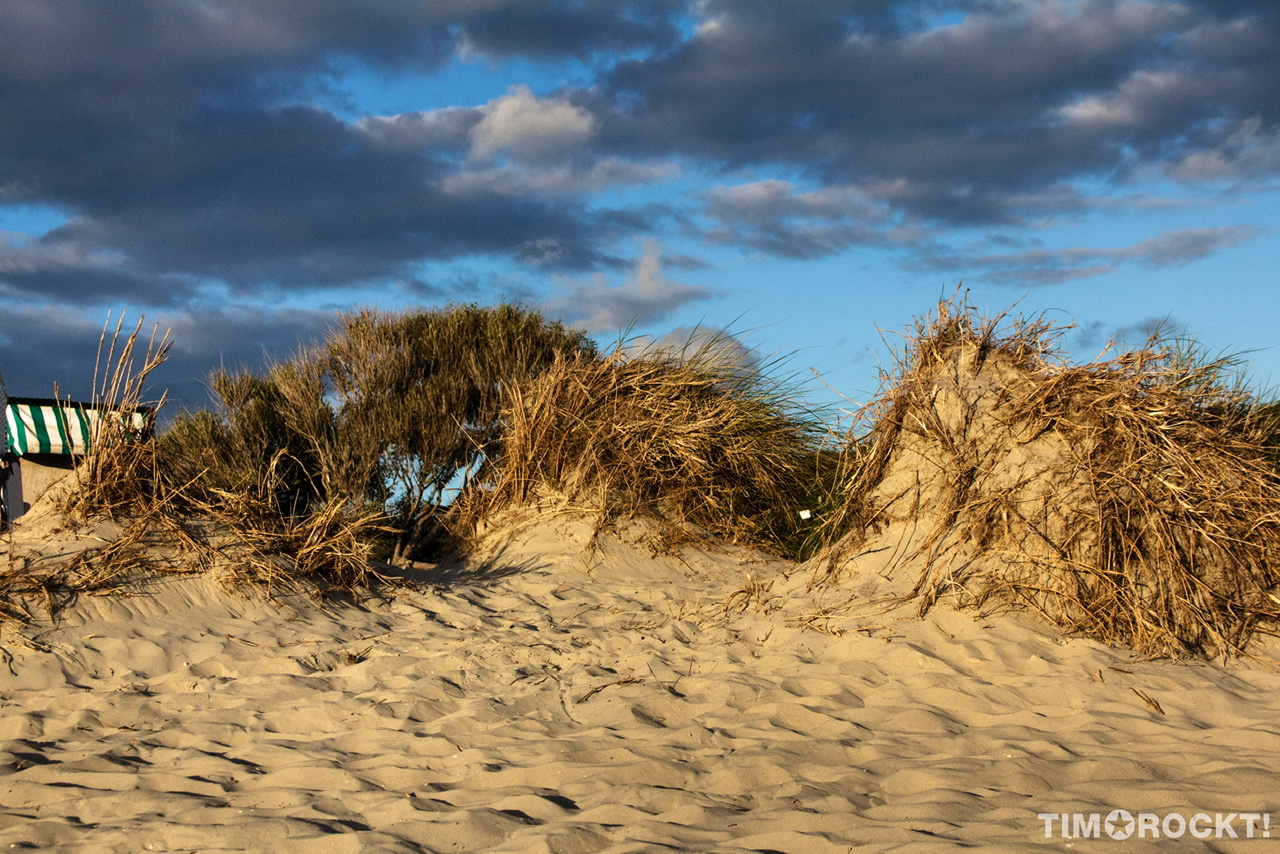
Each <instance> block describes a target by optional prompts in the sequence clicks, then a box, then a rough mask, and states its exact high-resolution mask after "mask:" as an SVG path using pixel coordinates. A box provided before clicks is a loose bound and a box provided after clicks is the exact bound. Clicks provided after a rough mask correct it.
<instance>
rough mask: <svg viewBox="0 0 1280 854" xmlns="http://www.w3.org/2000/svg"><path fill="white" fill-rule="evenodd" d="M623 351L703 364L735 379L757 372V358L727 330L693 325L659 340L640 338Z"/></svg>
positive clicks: (754, 353)
mask: <svg viewBox="0 0 1280 854" xmlns="http://www.w3.org/2000/svg"><path fill="white" fill-rule="evenodd" d="M624 351H625V352H626V353H627V354H628V355H629V356H631V357H637V356H645V355H650V354H653V353H663V354H667V355H670V356H672V357H674V358H676V359H681V360H685V361H688V360H698V361H707V362H711V363H713V364H719V365H721V366H723V367H725V368H728V369H730V370H731V371H732V372H733V373H734V375H736V376H739V377H751V376H755V375H758V374H759V373H760V371H761V362H762V359H761V356H760V354H759V353H758V352H757V351H756V350H754V349H752V348H751V347H748V346H747V345H746V343H745V342H744V341H743V340H742V339H741V338H739V337H738V336H736V335H733V334H732V333H730V332H729V331H728V330H727V329H719V328H716V327H713V326H704V325H702V324H697V325H695V326H677V327H676V328H675V329H672V330H671V331H670V332H668V333H666V334H665V335H661V336H654V335H640V336H637V337H636V338H634V339H632V340H630V341H628V342H627V343H626V346H625V347H624Z"/></svg>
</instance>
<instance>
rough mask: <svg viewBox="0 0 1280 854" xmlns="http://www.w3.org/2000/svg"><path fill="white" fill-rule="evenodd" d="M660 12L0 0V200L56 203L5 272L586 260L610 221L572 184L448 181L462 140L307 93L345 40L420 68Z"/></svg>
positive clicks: (239, 273)
mask: <svg viewBox="0 0 1280 854" xmlns="http://www.w3.org/2000/svg"><path fill="white" fill-rule="evenodd" d="M540 12H541V13H545V14H544V16H543V17H544V19H542V20H534V19H533V17H531V16H534V17H536V16H537V15H538V13H540ZM669 13H670V10H669V9H666V8H664V7H662V6H661V5H658V6H652V5H651V4H644V3H602V4H596V3H568V4H555V3H550V4H543V3H528V2H520V3H515V2H506V3H503V2H497V3H494V2H478V0H477V1H476V2H461V0H459V2H445V3H420V2H417V0H413V2H398V1H397V0H393V2H386V3H376V4H349V3H341V2H313V1H312V0H307V2H285V0H276V1H274V2H264V3H249V2H235V0H222V2H218V0H211V2H199V3H197V2H183V0H176V2H159V0H153V2H143V0H122V2H119V3H113V4H111V6H110V8H109V9H108V8H106V7H103V6H102V4H99V3H89V2H66V3H60V2H59V3H51V2H35V0H16V1H15V2H12V3H5V4H0V204H8V205H20V204H40V205H45V206H50V207H53V208H55V209H58V210H61V211H63V212H65V213H66V214H67V215H68V216H69V217H70V221H69V222H67V223H66V225H64V226H63V227H62V228H60V229H58V230H56V231H55V232H52V233H50V234H48V235H44V236H41V237H40V239H39V240H38V244H39V246H38V247H36V249H33V250H32V251H28V252H27V253H26V254H25V258H24V259H22V264H24V265H25V266H24V268H23V269H22V270H21V271H15V268H16V267H17V266H19V262H18V260H16V259H15V258H13V257H7V258H0V281H3V282H4V283H5V284H6V285H7V286H8V287H10V288H14V289H19V290H30V289H43V290H44V292H45V293H46V294H47V295H49V296H57V295H61V294H63V292H64V291H66V290H67V284H66V282H67V281H68V276H71V277H79V281H80V282H81V285H82V286H81V289H80V293H79V294H77V295H75V296H77V297H79V298H80V299H85V298H88V296H89V295H90V294H99V295H101V296H102V297H104V298H107V297H115V296H117V295H119V294H120V293H121V292H124V291H128V292H131V293H133V294H134V295H135V296H136V297H137V298H138V299H139V300H140V301H142V302H145V303H148V304H153V305H162V304H168V303H171V302H173V301H174V300H178V299H182V298H189V297H191V296H192V295H193V293H191V292H190V291H191V289H192V287H193V286H192V284H191V283H192V282H200V281H209V280H216V281H218V282H220V283H222V284H225V285H227V286H229V287H230V289H231V290H232V291H234V292H236V293H237V294H239V295H241V296H243V295H247V294H254V293H260V292H263V291H264V290H266V289H270V290H272V291H276V292H278V291H280V290H281V289H284V290H289V289H294V290H302V289H311V288H317V287H319V288H324V287H338V286H345V285H350V284H353V283H359V282H369V281H376V280H380V279H383V278H387V277H395V276H398V275H406V271H407V269H408V268H409V267H410V266H412V265H413V264H416V263H419V262H422V261H431V260H440V259H450V258H457V257H466V256H476V255H496V256H505V257H509V258H515V259H520V260H528V261H532V262H535V263H537V264H538V265H540V266H543V267H550V268H553V269H564V270H584V269H588V268H593V267H595V266H596V265H597V264H598V263H599V262H600V261H601V260H602V259H608V258H609V256H608V254H607V253H605V252H604V251H603V250H602V249H601V247H600V243H601V242H602V241H604V240H606V239H608V229H607V228H606V227H604V226H602V225H601V224H599V223H597V222H596V221H595V219H594V218H593V217H592V216H591V215H590V213H589V212H588V211H587V210H586V209H585V208H584V207H583V206H582V205H581V204H580V203H578V202H577V201H576V200H575V199H574V198H572V197H568V198H566V197H565V196H564V195H561V196H557V197H551V198H538V197H537V196H536V194H534V193H527V194H525V195H524V196H523V197H520V198H513V197H512V196H511V194H510V193H509V192H499V191H498V189H497V188H495V187H492V186H489V187H486V186H484V185H483V184H481V183H475V184H472V185H470V186H457V185H451V186H446V184H445V179H446V178H448V177H449V176H450V175H452V174H453V173H454V172H455V171H456V168H457V166H456V162H455V161H456V160H457V159H458V158H459V157H461V156H462V155H463V154H464V153H465V152H464V151H460V150H458V149H457V148H456V139H455V140H452V141H453V142H454V143H455V145H454V146H451V145H450V142H451V140H450V139H449V138H448V134H447V132H446V131H441V134H442V137H441V139H440V143H441V144H440V145H439V146H437V147H435V148H432V147H431V146H423V145H418V146H411V147H405V146H397V145H394V144H389V142H388V137H390V138H391V141H392V142H394V136H395V131H396V126H395V124H394V123H382V126H381V130H382V131H384V133H383V135H382V137H381V138H380V137H379V136H378V135H377V134H376V133H371V132H369V126H368V124H367V123H365V124H364V125H357V126H351V125H348V124H345V123H344V122H342V121H340V120H339V119H338V118H337V117H336V116H334V115H333V114H331V113H329V112H327V111H325V110H322V109H319V108H317V107H313V106H307V105H305V104H304V102H305V101H307V100H308V99H309V98H310V97H311V95H313V94H314V93H315V90H316V88H317V87H320V88H323V87H324V86H325V85H334V86H340V84H341V80H340V73H339V70H338V69H339V68H340V67H341V63H340V60H348V59H349V60H353V61H356V62H362V63H366V64H372V65H375V66H380V67H384V68H387V69H398V70H405V69H411V68H417V69H420V70H429V69H431V68H433V67H438V66H439V65H440V64H441V63H443V62H444V61H445V60H446V59H448V58H450V57H451V56H453V55H454V54H455V52H456V51H457V50H458V49H460V47H461V46H462V45H464V44H465V45H466V46H467V48H468V49H470V50H478V51H481V52H484V51H492V52H495V53H498V54H503V55H511V54H520V53H526V54H531V55H537V56H546V55H547V54H548V53H564V54H565V55H566V56H568V57H577V56H578V54H579V53H582V52H583V51H586V53H587V54H590V53H592V52H594V51H597V50H602V49H629V48H631V47H634V46H636V45H638V44H641V43H644V44H648V43H649V42H650V41H652V40H654V39H657V40H658V41H663V40H670V39H671V38H672V37H673V33H674V30H673V29H672V28H671V26H670V24H669V23H667V18H668V17H669ZM526 18H529V20H525V19H526ZM504 22H505V23H504ZM520 22H523V23H520ZM517 24H520V25H519V26H517ZM326 80H327V81H329V82H328V83H327V84H326V83H325V82H324V81H326ZM317 81H319V82H317ZM474 112H475V113H476V115H475V116H473V117H472V119H473V121H472V124H474V121H475V120H476V119H477V118H483V116H482V114H480V112H479V111H474ZM460 115H461V114H460ZM442 124H448V122H443V123H442ZM455 124H456V123H455ZM464 124H465V118H464ZM417 130H418V136H419V137H421V136H422V128H421V127H419V128H417ZM499 130H501V128H499ZM503 139H504V138H503V137H499V142H501V141H502V140H503ZM524 142H525V144H526V146H527V145H528V144H529V142H528V138H527V137H526V138H525V139H524ZM618 169H621V167H618ZM615 171H618V170H617V169H615ZM597 180H605V178H601V179H597ZM548 245H554V246H555V247H556V251H555V252H545V251H542V252H538V251H533V252H531V251H530V247H539V246H548ZM37 249H41V250H43V251H44V257H45V258H46V259H48V262H47V263H45V264H37V263H35V261H36V260H37V259H38V258H39V257H40V252H39V251H37ZM59 253H60V254H71V255H75V256H77V257H78V258H80V259H81V263H78V264H73V265H68V264H66V263H60V262H56V260H54V258H53V256H54V255H56V254H59ZM6 254H7V255H11V253H6ZM91 259H97V260H98V263H93V261H92V260H91ZM180 280H185V282H184V281H180Z"/></svg>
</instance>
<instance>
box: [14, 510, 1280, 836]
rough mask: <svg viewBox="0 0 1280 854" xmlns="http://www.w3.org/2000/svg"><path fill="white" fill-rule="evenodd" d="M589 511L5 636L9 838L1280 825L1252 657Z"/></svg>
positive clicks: (157, 589)
mask: <svg viewBox="0 0 1280 854" xmlns="http://www.w3.org/2000/svg"><path fill="white" fill-rule="evenodd" d="M587 535H588V529H587V527H586V526H585V524H584V523H583V522H582V521H581V520H572V519H563V518H561V519H556V518H551V519H546V520H543V521H541V522H539V523H538V524H536V525H534V526H532V527H529V528H526V529H524V530H523V531H522V532H521V533H519V534H517V535H515V536H514V537H513V538H512V539H511V541H510V542H507V543H506V544H505V547H502V548H499V547H498V546H496V545H495V546H494V547H493V550H492V551H491V552H489V553H488V557H487V559H486V560H484V561H476V562H473V563H471V564H469V565H466V566H444V567H439V568H436V569H434V570H427V571H425V572H424V573H423V574H422V575H421V578H422V579H423V580H424V584H423V586H422V588H421V589H420V590H417V591H401V592H400V593H398V594H397V595H396V596H395V598H394V599H379V598H374V599H372V600H369V601H366V602H364V603H360V604H357V603H352V602H331V603H329V604H328V605H327V606H326V607H325V608H323V609H322V608H318V607H317V606H316V605H315V604H314V603H313V602H312V601H311V600H310V599H308V598H306V597H302V596H298V595H292V596H282V597H280V599H279V601H278V602H274V603H273V602H268V601H265V600H264V599H262V598H261V597H254V596H236V595H230V594H228V593H227V592H226V591H224V590H223V589H222V588H221V587H220V586H219V584H218V583H217V582H216V579H215V578H213V577H211V576H185V577H174V578H168V579H164V580H161V581H157V582H154V583H152V584H150V585H149V586H147V587H145V588H139V589H136V590H134V591H132V593H131V595H115V596H102V597H83V598H82V599H81V600H80V601H77V602H75V603H73V604H72V605H71V606H70V607H68V608H66V609H65V610H64V611H63V612H62V614H61V615H60V617H59V619H58V620H57V621H53V622H50V621H41V622H37V623H36V624H33V625H32V626H30V627H28V628H26V629H25V630H23V631H22V632H20V633H18V632H15V631H14V630H13V629H12V628H9V629H6V630H5V631H4V634H3V636H0V648H2V651H0V846H9V847H11V848H17V849H23V848H26V849H39V850H43V851H94V852H114V851H121V852H123V851H130V852H134V851H200V852H209V851H282V852H290V851H298V852H302V851H305V852H367V851H385V852H456V851H485V852H538V851H544V852H588V851H608V852H651V851H707V852H742V851H755V852H770V851H772V852H787V853H788V854H809V852H816V853H817V854H825V852H847V851H853V850H858V851H864V850H865V851H911V852H929V851H951V850H954V849H956V848H958V847H980V848H981V849H982V850H988V851H1026V850H1029V849H1032V850H1034V849H1046V850H1072V851H1091V850H1097V851H1103V850H1106V851H1116V850H1121V847H1122V844H1121V843H1119V842H1117V841H1115V840H1114V839H1113V838H1112V837H1111V836H1109V835H1108V828H1110V829H1111V830H1112V831H1113V832H1116V833H1120V832H1123V830H1124V829H1125V828H1126V827H1127V825H1124V824H1121V823H1117V822H1120V821H1122V820H1123V818H1124V816H1118V817H1117V818H1116V820H1115V821H1113V823H1112V824H1110V825H1100V824H1096V823H1095V824H1094V825H1092V826H1091V825H1090V824H1089V822H1090V821H1094V822H1097V821H1099V819H1097V818H1093V816H1094V815H1095V814H1100V815H1101V816H1102V817H1104V818H1105V817H1106V816H1107V814H1109V813H1111V811H1112V810H1116V809H1123V810H1126V811H1128V812H1129V813H1131V814H1132V815H1134V816H1135V821H1137V820H1138V817H1140V816H1141V814H1143V813H1146V814H1148V815H1149V816H1151V818H1146V819H1142V820H1143V821H1145V822H1146V824H1145V825H1143V826H1142V828H1141V835H1142V836H1143V839H1142V840H1140V841H1141V843H1142V844H1143V845H1145V846H1146V847H1147V848H1148V849H1150V850H1157V849H1159V850H1170V849H1172V850H1187V851H1237V850H1239V851H1246V850H1247V851H1265V850H1272V845H1273V844H1274V843H1272V842H1271V841H1270V840H1269V838H1264V834H1266V833H1270V832H1274V833H1275V834H1276V836H1277V838H1280V824H1276V825H1274V831H1273V830H1272V827H1273V825H1272V819H1271V815H1270V813H1271V811H1273V810H1274V811H1276V813H1277V815H1278V816H1280V804H1278V803H1277V801H1278V800H1280V796H1278V795H1277V794H1276V792H1277V786H1276V783H1277V780H1278V779H1280V778H1278V777H1277V773H1276V771H1275V769H1276V768H1277V767H1280V675H1277V673H1275V672H1272V671H1270V670H1268V669H1266V668H1265V667H1262V666H1259V665H1258V664H1256V663H1252V662H1243V663H1236V664H1233V665H1230V666H1220V665H1216V664H1206V663H1196V664H1186V663H1181V664H1180V663H1172V662H1168V661H1144V660H1140V659H1136V658H1135V657H1134V656H1133V655H1132V654H1130V653H1128V652H1126V651H1125V650H1121V649H1113V648H1108V647H1105V646H1103V645H1101V644H1099V643H1096V642H1093V641H1089V640H1085V639H1079V638H1070V639H1066V638H1062V637H1060V636H1058V635H1057V634H1056V633H1055V632H1054V631H1053V630H1051V629H1049V628H1047V627H1045V626H1044V625H1043V624H1041V623H1040V622H1038V621H1037V620H1035V619H1034V618H1032V617H1030V616H1028V615H1022V614H1001V615H994V616H992V615H988V616H985V617H979V618H975V616H974V615H973V614H970V613H961V612H957V611H954V610H952V609H949V608H947V607H938V608H935V609H934V610H933V611H932V612H931V613H930V614H929V615H928V616H927V617H926V618H925V619H916V618H914V617H912V616H911V615H910V613H899V612H890V613H880V614H875V613H865V614H862V615H856V614H854V615H851V614H849V613H848V611H849V609H848V608H840V607H837V606H838V605H839V604H840V603H838V602H835V601H829V602H822V601H818V600H817V599H815V597H814V596H813V595H811V594H809V593H807V592H806V589H805V588H806V586H807V581H808V576H809V570H808V568H806V567H799V568H797V567H793V566H788V565H785V564H779V563H771V562H769V561H767V560H765V559H763V558H759V557H756V556H752V555H750V554H748V553H744V552H736V551H730V550H724V549H714V548H705V549H696V548H695V549H690V550H688V551H686V552H685V553H683V555H682V556H681V557H679V558H676V557H670V556H662V555H654V554H653V553H652V552H651V551H650V550H648V549H647V548H645V547H644V546H643V544H639V543H634V542H627V541H626V539H625V538H623V539H611V538H608V537H606V538H604V539H602V540H600V541H599V543H598V544H597V545H598V548H596V549H595V550H592V549H590V548H588V547H587V540H588V536H587ZM503 536H504V537H505V535H503ZM827 595H830V594H827ZM823 608H826V609H835V610H836V611H837V612H840V614H842V616H838V617H835V618H830V619H824V618H821V617H818V616H817V615H818V614H819V613H820V611H821V610H822V609H823ZM864 610H865V609H864ZM818 629H827V631H825V632H824V631H819V630H818ZM1142 695H1145V698H1144V696H1142ZM1146 698H1149V701H1148V699H1146ZM1157 705H1158V706H1159V711H1158V710H1157V709H1156V706H1157ZM1244 813H1258V814H1260V815H1265V816H1266V818H1265V819H1262V818H1259V819H1252V820H1250V819H1246V818H1245V817H1244V816H1243V815H1242V814H1244ZM1044 814H1050V815H1054V816H1057V815H1066V816H1068V818H1067V819H1066V821H1067V828H1068V833H1070V832H1071V831H1072V829H1073V827H1074V826H1073V824H1072V822H1073V821H1076V820H1077V819H1075V818H1073V817H1074V816H1076V815H1077V814H1078V815H1079V816H1080V818H1079V819H1078V821H1080V822H1082V824H1081V827H1080V828H1079V830H1080V831H1081V832H1082V833H1085V834H1088V835H1091V836H1095V837H1100V838H1092V839H1089V838H1086V839H1067V838H1064V836H1063V833H1062V832H1061V824H1060V822H1059V820H1058V819H1053V818H1050V819H1044V818H1041V817H1040V816H1042V815H1044ZM1197 814H1202V818H1201V819H1199V820H1195V821H1193V822H1192V824H1191V826H1190V827H1189V828H1186V827H1183V828H1181V831H1182V832H1180V833H1179V830H1180V826H1179V820H1181V821H1182V822H1183V823H1184V824H1185V823H1186V822H1188V821H1192V820H1193V819H1195V817H1196V815H1197ZM1219 814H1221V815H1219ZM1170 816H1173V818H1170ZM1249 821H1253V822H1254V827H1253V833H1254V836H1255V838H1253V839H1249V838H1247V833H1248V822H1249ZM1264 821H1265V824H1264ZM1278 821H1280V819H1278ZM1206 822H1207V823H1206ZM1153 826H1154V827H1155V828H1156V832H1158V833H1160V834H1161V838H1160V839H1155V838H1153V837H1152V827H1153ZM1161 826H1163V828H1164V830H1161V829H1160V828H1161ZM1135 827H1138V826H1137V825H1135ZM1166 831H1169V832H1172V833H1175V834H1177V835H1178V836H1179V837H1180V838H1178V839H1169V838H1167V836H1166ZM1192 831H1194V832H1195V833H1194V835H1193V832H1192ZM1229 833H1234V834H1235V835H1236V838H1232V837H1231V836H1230V835H1229ZM1196 835H1204V836H1205V838H1195V836H1196ZM1138 836H1139V831H1138V830H1135V832H1134V836H1133V838H1132V839H1131V840H1130V842H1129V845H1130V846H1131V847H1132V846H1133V845H1134V843H1135V842H1136V841H1139V840H1138Z"/></svg>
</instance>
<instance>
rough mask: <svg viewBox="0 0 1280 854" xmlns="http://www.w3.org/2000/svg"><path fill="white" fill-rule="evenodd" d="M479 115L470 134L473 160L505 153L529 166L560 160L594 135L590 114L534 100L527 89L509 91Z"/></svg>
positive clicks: (562, 104)
mask: <svg viewBox="0 0 1280 854" xmlns="http://www.w3.org/2000/svg"><path fill="white" fill-rule="evenodd" d="M481 112H482V113H483V118H481V119H480V121H478V122H477V123H476V124H475V125H473V126H472V128H471V130H470V136H471V158H472V159H473V160H489V159H492V158H494V157H496V156H497V155H499V154H504V153H505V154H508V155H510V156H511V157H513V158H515V159H517V160H522V161H525V162H531V163H538V162H544V161H547V160H559V159H563V158H564V157H566V156H568V154H570V153H571V152H572V151H573V150H574V149H576V148H578V147H580V146H582V145H583V144H584V143H585V142H586V141H587V140H589V139H590V138H591V137H592V135H593V134H595V132H596V120H595V117H594V116H592V115H591V113H590V112H588V111H587V110H585V109H582V108H581V107H577V106H574V105H573V104H570V103H568V102H567V101H563V100H558V99H551V98H547V99H540V98H536V97H534V94H533V92H532V90H530V89H529V87H528V86H515V87H512V89H511V90H510V91H509V92H507V94H506V95H503V96H502V97H501V98H497V99H495V100H493V101H490V102H489V103H488V104H487V105H485V107H484V109H483V110H482V111H481Z"/></svg>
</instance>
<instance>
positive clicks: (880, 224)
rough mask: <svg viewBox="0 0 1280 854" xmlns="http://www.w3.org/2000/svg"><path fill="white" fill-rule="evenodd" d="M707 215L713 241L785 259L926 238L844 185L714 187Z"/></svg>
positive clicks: (785, 183)
mask: <svg viewBox="0 0 1280 854" xmlns="http://www.w3.org/2000/svg"><path fill="white" fill-rule="evenodd" d="M706 212H707V214H708V215H709V216H710V217H711V218H712V219H713V220H715V221H717V224H716V225H713V226H711V227H709V228H707V229H706V230H705V232H704V236H705V237H706V239H707V240H709V241H710V242H712V243H716V244H721V245H739V246H747V247H750V248H752V249H756V250H759V251H761V252H765V253H767V254H769V255H774V256H778V257H782V258H817V257H821V256H825V255H831V254H834V253H837V252H841V251H844V250H846V249H848V248H850V247H852V246H896V247H902V246H907V245H910V244H912V243H915V242H917V241H919V240H921V239H923V238H924V236H925V234H926V232H925V230H924V229H923V228H921V227H919V226H912V225H906V224H905V223H903V222H901V220H900V218H899V217H897V216H895V215H894V214H893V212H892V211H891V210H890V209H889V208H888V207H887V206H886V205H885V204H883V203H882V202H880V201H878V200H877V199H876V198H875V197H874V195H873V194H872V193H869V192H867V191H865V190H863V189H862V188H860V187H855V186H849V185H843V186H830V187H823V188H820V189H817V190H811V191H807V192H801V191H799V190H797V188H796V187H795V185H794V184H792V183H791V182H789V181H781V180H767V181H756V182H752V183H749V184H738V185H734V186H721V187H715V188H712V189H711V190H710V191H708V192H707V194H706Z"/></svg>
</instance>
